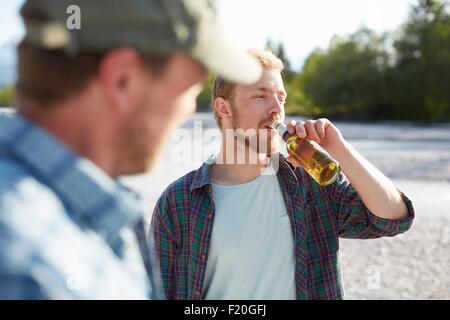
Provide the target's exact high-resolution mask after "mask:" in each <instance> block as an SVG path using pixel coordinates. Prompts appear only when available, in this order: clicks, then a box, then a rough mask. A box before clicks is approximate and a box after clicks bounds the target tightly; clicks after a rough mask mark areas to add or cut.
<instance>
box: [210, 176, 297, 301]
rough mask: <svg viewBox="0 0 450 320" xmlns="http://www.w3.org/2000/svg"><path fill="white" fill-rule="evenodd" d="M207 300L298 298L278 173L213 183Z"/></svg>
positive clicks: (290, 230)
mask: <svg viewBox="0 0 450 320" xmlns="http://www.w3.org/2000/svg"><path fill="white" fill-rule="evenodd" d="M212 191H213V201H214V205H215V212H216V214H215V218H214V224H213V231H212V238H211V244H210V248H209V255H208V264H207V268H206V276H205V286H204V288H205V289H204V290H205V298H206V299H219V300H222V299H225V300H232V299H249V300H266V299H274V300H276V299H279V300H286V299H296V288H295V255H294V252H295V250H294V240H293V235H292V228H291V224H290V220H289V216H288V215H287V210H286V204H285V202H284V198H283V194H282V192H281V189H280V185H279V183H278V180H277V176H276V175H260V176H259V177H258V178H256V179H254V180H252V181H249V182H247V183H243V184H238V185H231V186H224V185H218V184H212Z"/></svg>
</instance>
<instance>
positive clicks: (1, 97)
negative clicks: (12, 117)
mask: <svg viewBox="0 0 450 320" xmlns="http://www.w3.org/2000/svg"><path fill="white" fill-rule="evenodd" d="M13 105H14V87H13V86H12V85H10V86H8V87H5V88H3V89H0V107H11V106H13Z"/></svg>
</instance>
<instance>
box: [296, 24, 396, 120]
mask: <svg viewBox="0 0 450 320" xmlns="http://www.w3.org/2000/svg"><path fill="white" fill-rule="evenodd" d="M385 42H386V35H383V36H381V37H379V36H376V35H375V34H374V33H373V32H372V31H370V30H369V29H367V28H363V29H361V30H359V31H357V32H356V33H354V34H353V35H351V36H349V37H337V36H336V37H334V38H333V39H332V40H331V43H330V47H329V49H327V50H325V51H320V50H315V51H314V52H313V53H312V54H311V55H310V56H309V57H308V58H307V60H306V62H305V65H304V67H303V70H302V72H301V73H300V74H299V76H298V77H297V79H295V82H296V83H297V85H298V86H299V88H300V89H301V90H302V91H303V92H304V97H305V100H306V101H307V102H308V103H307V104H306V107H307V108H308V109H309V110H307V111H308V113H310V114H311V115H314V116H326V117H334V118H350V117H351V118H353V119H358V120H368V119H374V118H379V117H380V116H381V115H382V114H384V113H385V109H386V108H387V103H386V100H385V99H386V98H385V97H384V95H383V94H382V88H383V79H384V73H385V70H386V68H387V66H388V55H387V54H386V52H385V46H386V43H385Z"/></svg>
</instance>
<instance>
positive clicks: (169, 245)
mask: <svg viewBox="0 0 450 320" xmlns="http://www.w3.org/2000/svg"><path fill="white" fill-rule="evenodd" d="M210 167H211V166H210V165H209V164H207V163H205V164H203V165H202V166H201V167H200V168H199V169H198V170H195V171H192V172H190V173H188V174H187V175H185V176H183V177H181V178H180V179H178V180H176V181H175V182H173V183H172V184H171V185H170V186H169V187H168V188H167V189H166V190H165V191H164V192H163V194H162V196H161V198H160V199H159V200H158V203H157V205H156V207H155V210H154V213H153V217H152V225H151V234H152V237H151V239H152V241H154V243H152V245H153V248H154V250H155V252H156V255H157V258H158V260H159V264H160V272H161V278H162V285H163V288H164V291H165V294H166V298H167V299H189V300H197V299H202V298H203V297H204V294H205V293H204V289H203V285H204V279H205V272H206V264H207V260H208V251H209V246H210V242H211V233H212V232H213V221H214V215H215V209H214V203H213V200H212V194H211V193H212V187H211V184H210ZM277 177H278V182H279V183H280V187H281V191H282V194H283V197H284V200H285V203H286V209H287V212H288V215H289V218H290V221H291V226H292V233H293V237H294V244H295V259H296V264H295V269H296V270H295V283H296V288H297V299H342V298H343V289H342V280H341V276H340V271H339V261H338V250H339V237H342V238H353V239H369V238H379V237H383V236H388V237H392V236H395V235H398V234H400V233H403V232H405V231H407V230H408V229H409V228H410V227H411V224H412V221H413V219H414V209H413V207H412V204H411V201H410V200H409V199H408V198H406V196H405V195H403V193H401V195H402V198H403V200H404V202H405V204H406V206H407V208H408V211H409V215H408V217H407V218H405V219H402V220H388V219H382V218H379V217H377V216H375V215H374V214H372V213H371V212H370V211H369V210H368V209H367V208H366V206H365V205H364V203H363V202H362V200H361V198H360V197H359V195H358V193H357V192H356V190H355V189H354V188H353V187H352V186H351V184H350V182H349V181H348V179H347V178H346V177H345V175H343V174H341V176H340V177H339V178H338V179H337V180H336V182H335V183H333V184H331V185H329V186H327V187H320V186H319V185H318V184H317V183H316V182H314V180H312V179H311V178H310V176H309V175H308V174H307V173H306V172H305V171H304V170H303V169H300V168H299V169H295V170H293V169H292V168H291V166H290V165H289V164H288V163H287V162H286V161H285V159H284V157H282V156H281V157H280V163H279V170H278V172H277ZM236 263H238V261H236ZM293 280H294V279H293Z"/></svg>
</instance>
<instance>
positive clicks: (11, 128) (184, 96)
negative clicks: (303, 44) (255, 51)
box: [0, 0, 261, 299]
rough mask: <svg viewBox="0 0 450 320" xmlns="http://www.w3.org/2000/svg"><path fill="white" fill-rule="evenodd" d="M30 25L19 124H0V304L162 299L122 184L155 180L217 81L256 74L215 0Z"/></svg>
mask: <svg viewBox="0 0 450 320" xmlns="http://www.w3.org/2000/svg"><path fill="white" fill-rule="evenodd" d="M68 13H70V14H68ZM21 14H22V17H23V19H24V22H25V27H26V36H25V38H24V40H23V41H22V42H21V43H20V45H19V47H18V82H17V110H18V114H17V115H16V116H2V117H0V283H1V285H0V299H47V298H49V299H67V298H69V299H70V298H81V299H99V298H133V299H145V298H148V297H151V298H158V297H162V296H161V295H159V296H158V290H157V286H158V284H157V282H158V281H157V279H156V278H157V277H155V272H154V271H152V270H154V269H153V268H152V257H151V250H149V249H148V247H147V245H146V243H147V242H146V239H145V232H144V226H143V220H142V213H143V212H142V206H141V203H140V201H139V199H138V197H137V196H136V195H135V194H133V193H132V192H131V191H129V190H127V189H126V188H124V187H123V186H122V185H121V184H120V183H118V182H117V181H116V178H117V177H118V176H121V175H128V174H137V173H142V172H144V171H146V170H148V169H149V168H151V166H152V164H153V163H154V162H155V160H156V158H157V155H158V154H159V152H160V149H161V146H162V145H163V143H164V141H165V140H166V139H167V138H168V136H169V135H170V133H171V131H172V129H173V128H175V127H176V126H177V125H178V124H180V123H181V122H182V121H183V120H184V119H185V118H186V116H187V115H189V114H191V113H192V112H193V111H194V110H195V99H196V96H197V94H198V93H199V91H200V88H201V85H202V83H203V81H204V80H205V77H206V74H207V69H210V70H212V71H214V72H217V73H218V74H221V75H222V76H223V77H225V78H227V79H230V80H233V81H237V82H240V83H252V82H254V81H257V80H258V78H259V76H260V74H261V70H260V68H259V65H258V64H257V63H256V62H255V61H254V59H252V58H251V57H250V56H249V55H247V54H245V53H243V52H238V51H235V50H234V49H233V48H231V47H230V46H229V45H228V44H227V43H226V42H225V40H224V37H223V35H222V32H221V29H220V27H219V26H218V24H217V19H216V12H215V6H214V2H213V1H207V0H201V1H198V0H173V1H166V0H147V1H138V0H131V1H126V2H125V1H122V0H110V1H91V0H89V1H88V0H85V1H62V0H47V1H38V0H36V1H31V0H30V1H26V3H25V4H24V6H23V8H22V10H21ZM243 70H245V72H242V71H243ZM149 280H150V281H149Z"/></svg>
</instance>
